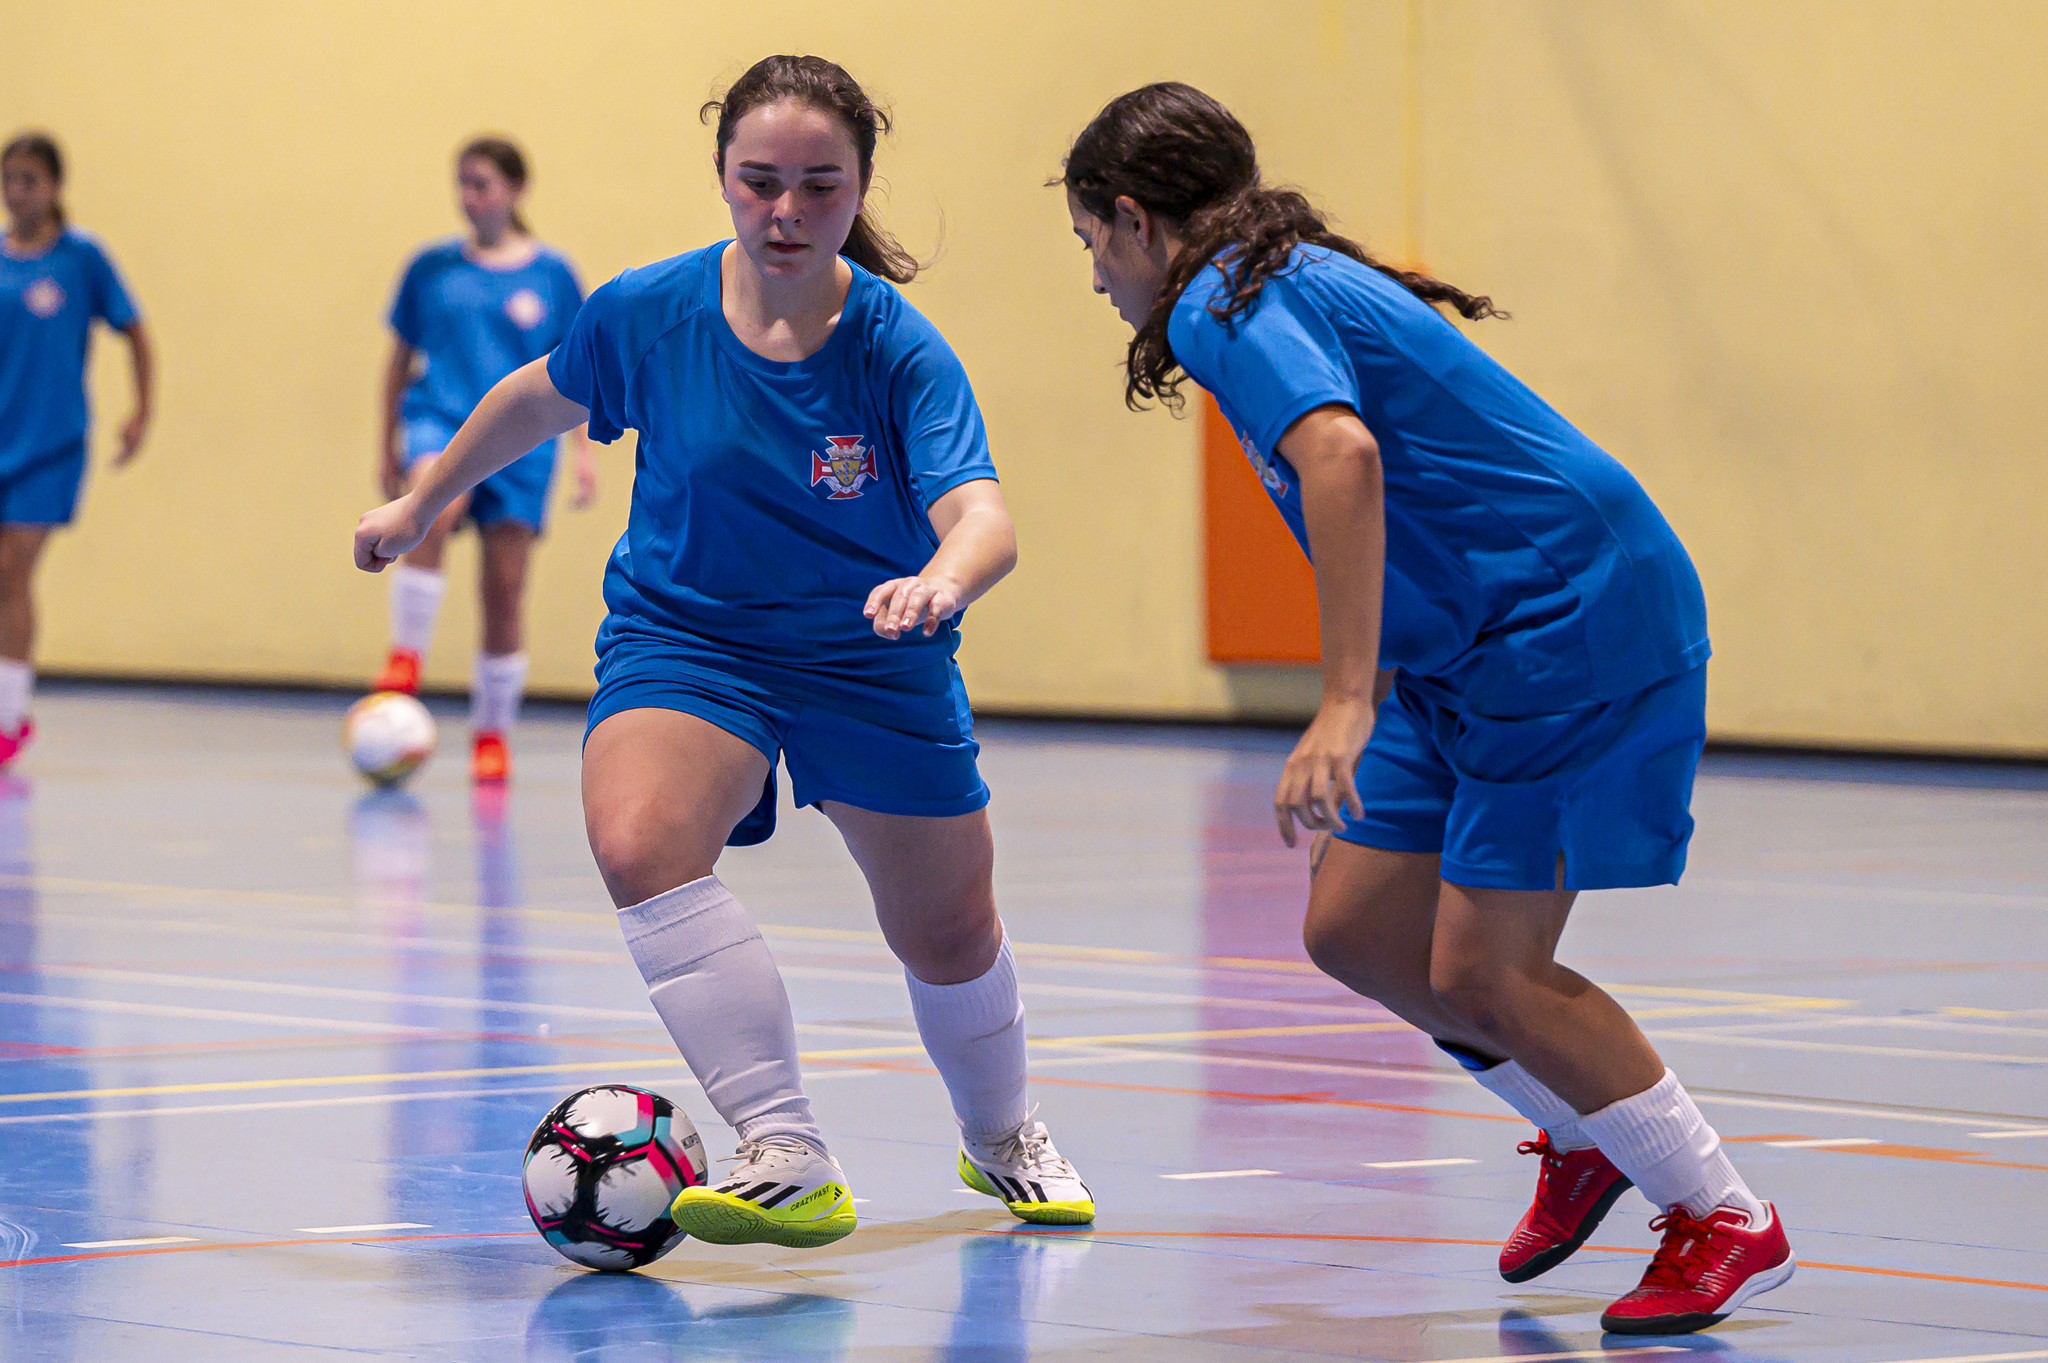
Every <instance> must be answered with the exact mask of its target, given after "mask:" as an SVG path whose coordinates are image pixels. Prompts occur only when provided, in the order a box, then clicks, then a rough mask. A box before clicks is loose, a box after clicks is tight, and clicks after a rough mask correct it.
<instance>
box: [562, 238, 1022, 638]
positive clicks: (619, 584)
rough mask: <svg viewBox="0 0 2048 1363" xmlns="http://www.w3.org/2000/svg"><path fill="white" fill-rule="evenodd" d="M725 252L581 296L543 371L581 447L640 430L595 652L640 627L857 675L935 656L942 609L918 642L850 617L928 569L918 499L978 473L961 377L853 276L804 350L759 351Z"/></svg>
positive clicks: (981, 439)
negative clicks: (746, 330)
mask: <svg viewBox="0 0 2048 1363" xmlns="http://www.w3.org/2000/svg"><path fill="white" fill-rule="evenodd" d="M727 244H728V243H725V242H720V243H719V244H718V245H716V246H708V247H705V248H703V249H702V250H698V251H692V252H690V253H689V254H687V255H681V256H677V257H675V258H674V259H672V260H665V261H662V262H660V263H659V264H655V265H648V266H645V267H643V268H641V269H637V270H628V271H626V272H625V273H624V274H622V275H620V276H619V277H618V278H617V279H615V280H613V281H612V282H611V283H609V284H606V285H605V286H604V287H603V288H601V289H598V290H597V291H596V292H595V293H593V294H591V296H590V301H589V302H588V303H586V304H585V305H584V307H583V311H582V312H580V313H578V314H577V316H576V322H575V325H574V326H572V327H571V328H570V329H569V336H568V339H566V340H565V341H563V342H562V344H561V345H560V346H559V347H558V348H557V349H556V351H555V353H554V355H553V356H551V357H550V358H549V360H548V377H549V378H550V379H552V380H553V381H554V385H555V387H556V388H557V389H558V390H560V392H561V393H562V395H563V396H564V397H567V398H569V399H571V400H572V401H575V402H579V403H582V404H583V405H584V406H585V407H587V408H589V409H590V437H591V439H593V440H599V441H605V442H609V441H613V440H616V439H618V438H619V436H620V435H621V434H622V433H623V432H624V431H626V430H627V429H628V428H631V429H634V430H637V431H639V432H640V448H639V452H638V455H637V457H636V467H635V473H634V479H633V505H632V510H631V513H630V516H629V519H628V521H627V526H626V533H625V535H624V536H622V537H621V538H620V540H619V543H618V547H617V548H616V549H615V550H614V551H613V552H612V558H611V564H610V566H609V567H608V568H607V569H606V572H605V602H606V604H607V605H609V606H610V607H611V616H610V618H609V619H607V620H606V622H605V626H604V630H603V632H602V633H600V634H599V636H598V646H599V649H600V651H602V650H604V649H605V648H607V647H609V646H610V643H611V642H612V641H613V640H615V639H616V638H618V637H620V636H621V635H622V634H631V633H639V634H652V635H655V636H657V637H662V636H666V637H668V638H672V639H675V640H678V641H680V642H683V643H686V644H690V645H694V646H699V647H708V648H711V649H713V650H729V651H731V652H733V653H734V654H735V655H736V656H740V657H752V658H761V659H764V660H767V661H770V662H776V663H781V664H785V665H790V666H795V667H813V668H820V669H827V670H833V671H838V672H842V673H856V674H862V675H867V674H874V673H877V672H882V673H886V672H889V671H892V670H898V669H900V670H910V669H913V668H917V667H922V666H927V665H929V662H930V659H931V657H932V656H933V654H934V652H935V651H936V652H941V653H943V655H944V656H951V653H952V650H953V649H954V647H955V646H956V644H957V638H956V635H955V632H954V626H955V625H956V624H957V623H958V617H957V616H956V617H955V618H954V620H953V621H949V622H948V623H947V624H946V625H944V626H942V627H941V628H940V629H939V631H938V632H937V633H936V634H935V635H934V636H933V637H932V638H930V639H925V638H923V637H922V636H921V635H920V636H918V637H916V638H911V637H905V638H903V639H900V640H888V639H883V638H879V637H878V636H877V635H876V634H875V633H874V630H873V627H872V626H871V625H870V623H869V622H868V620H867V619H866V617H865V616H864V615H863V614H862V608H863V606H864V605H865V604H866V602H867V597H868V593H869V592H870V591H872V590H873V589H874V588H875V587H877V586H878V585H880V584H881V583H883V582H886V581H888V580H889V579H891V578H896V577H905V576H909V575H911V574H915V573H917V572H920V571H922V570H923V568H924V565H925V564H926V563H927V562H928V561H929V560H930V558H931V555H932V551H933V550H934V549H936V548H937V547H938V543H939V537H938V535H937V533H936V532H935V531H934V530H933V528H932V523H931V520H930V518H929V516H928V515H927V509H928V508H929V507H930V506H931V504H932V503H933V502H936V501H937V500H938V499H939V498H941V497H943V496H944V495H945V494H946V493H948V492H950V491H952V490H953V489H954V488H956V487H959V486H960V485H961V484H962V483H968V482H972V481H974V480H976V479H980V478H994V477H995V476H996V470H995V465H994V463H993V462H992V461H991V460H990V459H989V452H988V433H987V431H986V430H985V429H984V428H983V426H982V421H981V409H980V408H979V407H977V406H976V405H975V401H974V392H973V390H972V388H970V387H969V385H968V382H967V373H966V371H965V370H964V369H962V368H961V366H960V361H959V359H958V358H956V357H955V356H954V354H953V351H952V348H951V347H950V346H948V345H947V344H946V341H945V338H944V337H942V336H940V335H939V333H938V330H937V328H935V327H933V326H932V324H931V323H930V322H928V321H926V320H925V319H924V317H923V316H922V315H921V314H920V313H919V312H918V311H917V310H916V309H915V308H913V307H911V306H910V304H909V303H908V302H907V301H905V299H904V297H903V295H902V294H900V293H898V292H897V291H896V290H895V289H894V288H893V287H892V286H890V285H889V284H888V283H887V282H886V281H884V280H881V279H878V278H876V277H875V276H874V275H871V274H869V273H868V272H867V271H866V270H863V269H861V268H860V267H859V266H858V265H856V266H854V267H853V286H852V288H851V290H850V291H849V292H848V294H847V296H846V305H845V308H844V309H843V310H842V311H841V313H840V316H839V324H838V326H836V327H835V328H834V329H833V331H832V335H831V336H830V338H829V339H827V340H826V342H825V344H824V345H823V346H822V347H820V348H819V350H818V352H817V353H816V354H814V355H812V356H810V357H809V358H808V359H804V360H798V361H795V362H793V363H784V362H780V361H776V360H769V359H763V358H762V357H761V356H759V355H757V354H755V353H754V352H753V351H751V350H749V349H747V347H746V346H745V345H743V344H741V343H740V339H739V337H738V336H736V335H734V334H733V330H732V327H731V326H730V325H728V324H727V322H726V320H725V312H724V308H723V305H722V303H721V295H720V282H719V262H720V259H721V257H722V256H723V253H724V251H725V248H726V246H727Z"/></svg>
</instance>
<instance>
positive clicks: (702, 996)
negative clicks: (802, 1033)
mask: <svg viewBox="0 0 2048 1363" xmlns="http://www.w3.org/2000/svg"><path fill="white" fill-rule="evenodd" d="M619 924H620V926H621V927H623V928H624V929H625V933H626V948H627V950H629V951H630V952H632V954H633V963H634V964H635V965H637V966H639V967H640V975H641V978H642V979H644V980H646V981H647V996H648V998H650V999H652V1000H653V1001H654V1011H655V1012H657V1013H659V1014H660V1015H661V1021H662V1025H663V1026H665V1027H667V1028H668V1034H669V1035H670V1036H671V1037H673V1038H675V1043H676V1047H677V1049H679V1050H680V1051H682V1053H683V1059H685V1060H687V1061H689V1062H690V1070H691V1072H692V1073H694V1074H695V1075H696V1076H697V1081H698V1082H699V1083H701V1084H702V1085H703V1086H704V1096H705V1097H707V1098H709V1099H710V1100H711V1106H712V1107H714V1108H716V1109H717V1110H718V1115H719V1116H720V1117H722V1118H724V1120H725V1122H726V1124H727V1125H728V1126H731V1127H732V1128H733V1129H734V1130H735V1131H737V1132H739V1136H740V1139H741V1140H743V1141H747V1140H758V1139H760V1138H761V1137H763V1136H768V1135H778V1134H779V1135H791V1136H796V1137H799V1138H800V1139H802V1140H804V1141H806V1142H808V1143H810V1144H811V1145H813V1146H815V1147H817V1149H818V1150H820V1151H823V1150H824V1149H825V1138H824V1136H823V1135H822V1134H821V1133H820V1132H819V1130H818V1124H817V1122H815V1121H814V1120H812V1118H811V1102H810V1099H808V1098H806V1097H805V1096H804V1087H803V1075H802V1072H801V1071H800V1070H799V1068H798V1065H797V1058H796V1023H795V1021H794V1020H793V1019H792V1018H791V1017H790V1012H789V994H788V992H787V991H786V990H785V989H784V988H783V987H782V972H780V971H778V970H777V969H776V968H775V958H774V957H773V956H771V955H769V954H768V944H767V943H766V942H764V941H762V940H761V931H760V929H759V928H757V927H755V926H754V920H753V919H752V918H750V917H749V916H748V915H747V911H746V910H745V909H744V908H742V907H740V902H739V900H737V899H734V898H733V897H732V892H731V891H729V890H727V889H726V888H725V886H724V884H723V883H721V882H720V881H719V879H718V877H717V876H705V877H704V878H703V879H702V880H693V881H691V882H690V883H689V884H687V885H679V886H677V887H676V888H675V889H673V890H669V891H666V892H665V893H662V894H658V895H656V896H655V897H654V898H652V899H649V900H646V901H644V902H643V903H639V904H635V905H633V906H631V907H630V908H624V909H620V910H619Z"/></svg>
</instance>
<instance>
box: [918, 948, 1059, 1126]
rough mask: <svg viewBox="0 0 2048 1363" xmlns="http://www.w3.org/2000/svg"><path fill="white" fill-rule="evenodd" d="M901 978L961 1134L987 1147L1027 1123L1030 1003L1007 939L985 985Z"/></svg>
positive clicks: (984, 979)
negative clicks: (1027, 1014)
mask: <svg viewBox="0 0 2048 1363" xmlns="http://www.w3.org/2000/svg"><path fill="white" fill-rule="evenodd" d="M903 978H904V980H905V981H907V982H908V983H909V985H910V1011H911V1012H912V1013H913V1014H914V1015H915V1016H916V1018H917V1034H918V1035H919V1036H920V1037H922V1038H923V1039H924V1048H925V1051H926V1052H927V1053H928V1054H929V1055H930V1056H931V1058H932V1064H934V1065H936V1066H937V1067H938V1070H939V1077H940V1078H941V1079H944V1080H945V1081H946V1092H947V1093H948V1094H950V1095H952V1099H953V1115H954V1117H955V1118H957V1119H958V1120H959V1123H960V1131H961V1134H962V1135H964V1136H965V1137H966V1138H967V1139H968V1140H969V1141H971V1142H975V1143H977V1144H988V1143H990V1142H993V1141H997V1140H1000V1139H1002V1138H1003V1137H1005V1136H1007V1135H1009V1134H1010V1133H1011V1132H1013V1131H1015V1130H1016V1129H1017V1128H1018V1127H1020V1126H1022V1125H1024V1120H1025V1118H1027V1117H1028V1116H1030V1109H1029V1108H1028V1107H1027V1106H1026V1105H1025V1098H1024V1080H1025V1061H1024V1000H1023V999H1022V998H1020V997H1019V996H1018V993H1017V960H1016V958H1015V957H1014V956H1012V955H1011V954H1010V941H1009V938H1008V937H1005V938H1004V939H1003V946H1002V950H1000V951H998V952H997V953H996V960H995V964H994V965H992V966H990V967H989V968H988V969H987V970H986V971H984V972H982V975H981V978H979V979H974V980H968V981H967V982H966V983H965V984H926V983H925V982H924V981H923V980H920V979H919V978H917V976H915V975H913V974H911V973H910V972H909V971H908V970H906V971H904V972H903Z"/></svg>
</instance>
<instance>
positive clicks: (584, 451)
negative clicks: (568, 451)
mask: <svg viewBox="0 0 2048 1363" xmlns="http://www.w3.org/2000/svg"><path fill="white" fill-rule="evenodd" d="M595 505H597V454H596V452H595V451H593V450H592V449H591V448H590V445H589V444H588V442H583V443H580V444H579V445H578V448H577V450H576V495H575V496H573V497H571V498H570V499H569V508H570V510H572V511H588V510H590V508H591V507H593V506H595Z"/></svg>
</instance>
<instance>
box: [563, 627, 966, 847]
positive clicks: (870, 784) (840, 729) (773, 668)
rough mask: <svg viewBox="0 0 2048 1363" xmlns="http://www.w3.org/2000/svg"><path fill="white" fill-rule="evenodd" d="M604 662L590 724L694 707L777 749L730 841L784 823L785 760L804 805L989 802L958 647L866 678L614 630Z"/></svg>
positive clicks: (911, 806) (947, 807)
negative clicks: (778, 809) (953, 653)
mask: <svg viewBox="0 0 2048 1363" xmlns="http://www.w3.org/2000/svg"><path fill="white" fill-rule="evenodd" d="M607 633H608V634H611V635H612V637H611V638H610V639H609V640H608V641H607V642H606V645H605V649H604V652H603V654H602V655H601V656H600V657H599V659H598V664H597V694H596V695H594V696H592V697H591V699H590V721H589V725H588V727H587V728H586V729H585V730H584V737H585V739H586V740H587V739H588V738H589V735H590V731H591V730H594V729H595V728H597V726H598V725H600V724H602V723H603V722H604V721H605V720H607V719H610V718H611V717H612V716H613V715H615V714H618V713H619V712H620V711H622V710H639V709H657V710H676V711H679V712H681V713H682V714H686V715H695V716H696V717H697V718H699V719H701V720H703V721H705V722H706V723H708V724H713V725H716V726H717V727H719V728H721V729H723V730H725V731H726V732H727V733H729V734H731V735H733V736H734V737H736V738H742V739H745V740H746V741H747V742H749V743H751V744H753V745H754V747H755V748H757V749H758V750H759V751H760V753H761V755H762V756H763V757H765V758H767V759H768V779H767V781H766V782H765V783H764V785H763V786H762V790H761V798H760V801H759V802H758V803H757V804H756V805H755V806H754V809H753V812H752V813H750V814H748V815H747V817H746V818H744V819H741V820H740V822H739V823H738V825H736V826H735V827H734V828H733V830H732V832H731V834H730V835H729V836H728V837H727V838H726V845H727V846H729V847H748V846H752V845H753V844H755V843H760V842H766V841H767V840H768V839H769V837H770V836H771V835H772V834H773V833H774V832H775V759H776V757H777V756H778V755H780V756H781V758H782V762H783V765H784V766H786V767H787V768H788V769H789V781H790V786H791V795H792V796H793V797H794V798H795V800H796V803H797V804H798V805H814V804H817V803H818V802H819V801H821V800H838V801H840V802H842V803H844V804H849V805H852V806H853V807H854V808H856V809H867V810H873V811H874V812H876V813H878V814H910V815H922V816H925V817H931V818H944V817H948V816H951V815H958V814H972V813H973V812H974V811H975V810H977V809H981V808H983V807H984V806H986V805H987V804H988V786H987V785H986V784H984V783H983V781H982V779H981V772H980V770H979V769H978V768H977V767H976V765H975V758H976V756H977V755H978V754H979V753H980V752H981V745H980V744H978V743H976V742H975V741H974V715H973V712H972V711H971V710H969V708H968V704H967V688H966V687H965V686H964V685H963V684H962V683H961V680H960V669H959V667H958V666H957V665H956V664H955V663H954V662H953V660H952V659H951V658H950V657H947V656H943V655H934V656H932V657H931V658H930V660H929V661H928V662H926V663H922V664H920V665H918V666H917V667H914V668H912V669H910V670H908V671H900V672H893V673H890V674H888V675H886V676H878V677H856V676H848V675H846V674H844V673H840V672H825V671H811V670H808V669H800V668H794V667H789V666H786V665H783V664H779V663H772V662H767V661H764V660H761V659H758V658H744V657H740V656H737V655H736V654H734V653H733V652H732V651H731V650H727V649H721V648H717V647H714V646H711V645H709V644H707V643H704V642H701V641H700V642H696V643H691V642H685V641H682V640H680V639H676V638H672V637H669V636H667V635H661V636H656V635H650V634H639V633H630V632H625V631H619V632H617V633H612V632H611V631H610V630H607Z"/></svg>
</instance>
